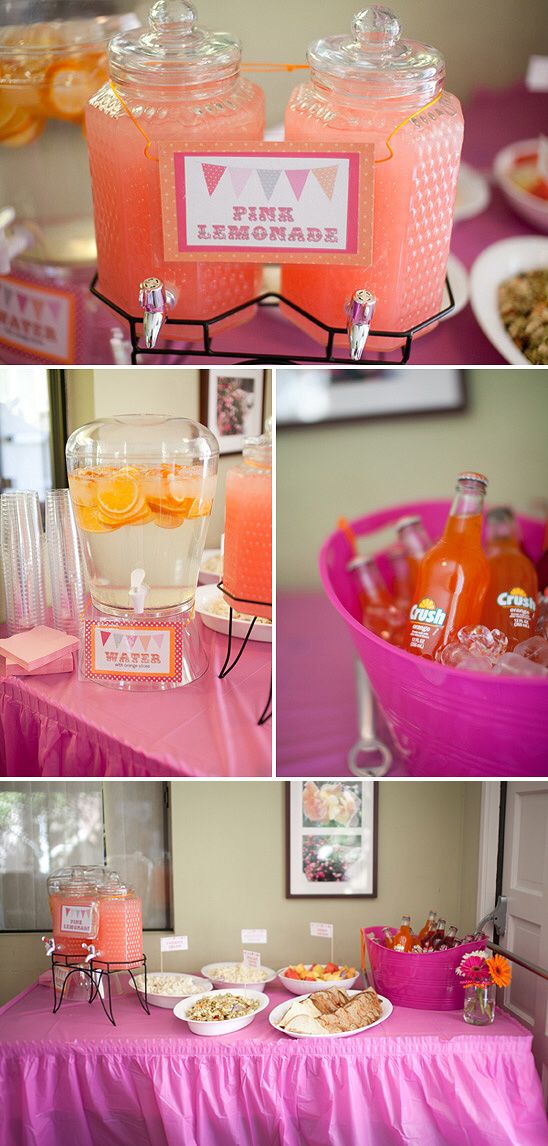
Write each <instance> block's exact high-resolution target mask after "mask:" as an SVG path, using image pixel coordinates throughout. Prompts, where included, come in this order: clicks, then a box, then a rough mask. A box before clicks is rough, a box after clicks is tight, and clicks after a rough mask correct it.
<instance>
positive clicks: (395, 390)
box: [276, 367, 466, 429]
mask: <svg viewBox="0 0 548 1146" xmlns="http://www.w3.org/2000/svg"><path fill="white" fill-rule="evenodd" d="M465 409H466V385H465V374H464V371H463V370H451V369H448V370H446V369H439V370H423V371H420V370H412V371H411V372H409V370H408V368H407V367H404V368H402V369H395V368H387V367H383V369H380V370H379V369H374V368H373V369H359V368H358V369H351V370H348V369H347V370H325V369H324V370H315V369H311V370H303V369H301V370H280V371H278V375H277V378H276V424H277V425H278V426H287V427H295V426H299V427H301V428H303V429H304V428H305V427H306V426H317V425H324V424H326V423H330V424H336V423H338V422H354V421H363V420H365V419H367V420H370V419H372V418H395V417H402V416H406V417H408V416H415V417H416V416H417V415H419V414H443V413H445V414H454V413H458V412H460V411H462V410H465Z"/></svg>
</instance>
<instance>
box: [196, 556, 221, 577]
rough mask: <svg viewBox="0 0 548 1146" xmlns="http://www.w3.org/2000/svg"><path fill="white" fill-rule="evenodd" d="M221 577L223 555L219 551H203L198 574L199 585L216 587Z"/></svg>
mask: <svg viewBox="0 0 548 1146" xmlns="http://www.w3.org/2000/svg"><path fill="white" fill-rule="evenodd" d="M222 576H223V555H222V553H221V550H220V549H204V554H203V557H202V564H201V565H200V572H199V574H198V584H199V585H218V583H219V581H220V580H221V578H222Z"/></svg>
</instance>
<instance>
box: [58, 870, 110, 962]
mask: <svg viewBox="0 0 548 1146" xmlns="http://www.w3.org/2000/svg"><path fill="white" fill-rule="evenodd" d="M102 870H103V869H102V868H93V867H90V868H86V867H80V866H76V867H72V868H63V869H61V870H60V871H56V872H52V874H51V875H50V876H49V878H48V896H49V905H50V910H51V919H52V929H53V939H54V942H55V951H56V953H58V954H60V955H70V956H75V955H79V956H80V957H81V959H82V962H83V961H84V959H85V957H86V954H87V952H86V951H85V950H84V948H83V946H82V945H83V944H84V943H94V942H95V941H96V939H97V935H98V932H99V895H98V890H97V888H98V883H97V872H102Z"/></svg>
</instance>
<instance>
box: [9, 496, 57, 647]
mask: <svg viewBox="0 0 548 1146" xmlns="http://www.w3.org/2000/svg"><path fill="white" fill-rule="evenodd" d="M43 536H44V535H43V531H42V518H41V516H40V502H39V500H38V494H37V493H36V492H35V490H11V489H10V490H7V491H6V493H3V494H2V497H1V499H0V553H1V559H2V571H3V576H4V591H5V596H6V621H7V626H8V631H9V633H10V634H11V633H21V632H23V631H24V630H26V629H34V628H35V627H36V625H44V624H45V623H46V595H45V590H44V568H43Z"/></svg>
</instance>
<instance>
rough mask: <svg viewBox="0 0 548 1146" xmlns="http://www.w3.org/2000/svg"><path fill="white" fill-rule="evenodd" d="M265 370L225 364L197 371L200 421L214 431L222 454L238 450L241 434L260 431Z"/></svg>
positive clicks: (249, 435) (241, 438)
mask: <svg viewBox="0 0 548 1146" xmlns="http://www.w3.org/2000/svg"><path fill="white" fill-rule="evenodd" d="M264 389H265V372H264V370H261V369H255V367H252V366H250V367H247V366H225V367H217V368H216V369H213V370H201V371H200V421H201V422H202V423H203V424H204V425H205V426H207V427H208V429H210V430H211V431H212V433H214V434H215V437H216V438H217V439H218V441H219V446H220V451H221V454H239V453H241V452H242V450H243V445H244V438H247V437H258V436H259V434H262V432H263V416H264Z"/></svg>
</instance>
